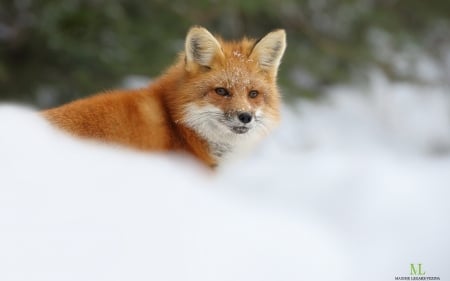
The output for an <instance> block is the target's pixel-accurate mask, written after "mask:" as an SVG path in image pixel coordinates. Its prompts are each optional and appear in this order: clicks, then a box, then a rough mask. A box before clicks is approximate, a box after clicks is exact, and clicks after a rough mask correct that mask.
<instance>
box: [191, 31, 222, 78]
mask: <svg viewBox="0 0 450 281" xmlns="http://www.w3.org/2000/svg"><path fill="white" fill-rule="evenodd" d="M185 49H186V50H185V51H186V67H187V68H188V69H189V68H190V66H191V65H192V64H193V63H196V64H198V65H200V66H206V67H211V64H212V62H213V60H214V57H215V56H216V55H221V54H222V47H221V46H220V43H219V42H218V41H217V39H216V38H214V36H213V35H212V34H211V33H209V31H208V30H207V29H206V28H203V27H198V26H196V27H192V28H191V29H190V30H189V32H188V34H187V36H186V42H185Z"/></svg>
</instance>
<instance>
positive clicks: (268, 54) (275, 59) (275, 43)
mask: <svg viewBox="0 0 450 281" xmlns="http://www.w3.org/2000/svg"><path fill="white" fill-rule="evenodd" d="M285 49H286V32H285V31H284V30H283V29H278V30H275V31H272V32H270V33H268V34H267V35H266V36H264V37H263V38H261V39H260V40H259V41H258V42H257V43H256V44H255V46H254V47H253V50H252V52H251V54H250V58H252V59H254V60H256V61H257V62H258V63H259V66H260V67H261V69H262V70H265V71H267V72H269V73H270V74H272V75H274V76H276V74H277V70H278V66H279V65H280V62H281V58H282V57H283V54H284V50H285Z"/></svg>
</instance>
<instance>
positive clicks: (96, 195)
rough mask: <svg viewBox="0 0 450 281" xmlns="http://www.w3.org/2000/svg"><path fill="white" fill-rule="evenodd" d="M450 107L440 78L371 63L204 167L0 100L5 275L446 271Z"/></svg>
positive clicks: (305, 275) (338, 275) (372, 276)
mask: <svg viewBox="0 0 450 281" xmlns="http://www.w3.org/2000/svg"><path fill="white" fill-rule="evenodd" d="M449 116H450V99H449V93H448V92H446V89H445V88H440V87H431V86H428V87H425V86H424V87H418V86H411V85H406V84H404V85H402V84H392V83H389V82H388V81H386V80H385V79H384V78H383V76H381V75H374V76H373V78H372V83H371V84H370V85H368V86H367V87H366V88H365V89H362V88H357V87H341V88H334V89H331V90H330V91H329V93H328V96H327V97H326V98H325V99H323V100H322V101H321V102H318V103H312V102H307V101H299V103H298V104H297V105H295V106H293V107H290V108H286V109H285V110H284V114H283V117H284V120H283V123H282V126H281V127H280V128H279V129H278V130H277V131H276V132H275V133H274V134H273V135H272V136H271V137H270V138H269V139H268V140H267V141H266V142H264V143H263V144H262V145H261V146H260V147H258V148H257V149H256V150H255V152H254V153H253V154H252V155H251V156H250V157H249V158H247V159H243V160H242V161H240V162H236V163H232V164H230V165H228V166H226V167H223V168H221V169H219V171H218V172H217V173H216V174H211V173H210V172H208V171H206V170H205V169H204V168H203V167H201V166H199V165H197V164H196V163H195V162H193V161H192V160H191V159H189V158H187V157H185V156H180V155H155V154H142V153H137V152H134V151H129V150H125V149H123V148H119V147H111V146H105V145H100V144H96V143H93V142H85V141H80V140H76V139H72V138H70V137H68V136H66V135H64V134H63V133H60V132H58V131H56V130H55V129H53V128H51V127H50V126H49V125H48V124H47V123H46V122H45V121H43V120H42V119H40V118H39V117H37V115H36V112H34V111H33V110H29V109H25V108H21V107H18V106H12V105H2V106H0V280H4V281H10V280H11V281H12V280H27V281H32V280H58V281H61V280H77V281H79V280H83V281H86V280H108V281H110V280H196V281H200V280H393V279H394V277H395V276H409V273H410V272H409V269H410V264H411V263H414V264H418V263H421V264H422V267H423V268H424V270H425V272H426V276H440V278H441V280H444V279H445V277H448V276H449V274H450V270H449V268H448V261H449V260H450V240H449V238H448V237H450V206H449V203H448V202H449V195H450V191H449V187H450V154H449V152H450V121H449V120H450V119H449Z"/></svg>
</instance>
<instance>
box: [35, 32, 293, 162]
mask: <svg viewBox="0 0 450 281" xmlns="http://www.w3.org/2000/svg"><path fill="white" fill-rule="evenodd" d="M275 33H276V32H275ZM270 34H271V33H269V35H270ZM269 35H268V36H266V37H268V38H269V39H271V37H270V36H269ZM276 35H277V36H278V37H280V36H281V37H280V38H281V39H279V40H278V37H276V38H275V39H277V40H278V41H280V42H281V41H282V39H283V40H284V37H283V36H284V31H283V32H282V33H281V31H278V33H277V34H276ZM271 36H272V37H275V36H274V35H271ZM266 37H265V38H266ZM263 40H264V38H263ZM263 40H262V41H263ZM266 41H267V40H266ZM278 41H277V42H278ZM260 42H261V41H260ZM277 42H275V43H277ZM270 43H272V42H268V43H263V45H262V46H258V45H259V43H258V42H256V41H255V40H251V39H246V38H244V39H243V40H241V41H239V42H226V41H223V40H222V39H220V38H216V37H212V35H210V33H209V32H208V31H207V30H206V29H203V28H200V27H194V28H192V29H191V30H190V32H189V33H188V37H187V38H186V50H185V52H183V53H182V54H180V57H179V59H178V61H177V62H176V63H175V64H174V65H173V66H172V67H170V68H169V69H168V71H167V72H166V73H165V74H163V75H162V76H161V77H160V78H159V79H157V80H156V81H155V82H153V83H152V84H151V85H150V86H149V87H147V88H143V89H135V90H115V91H110V92H105V93H101V94H98V95H95V96H92V97H89V98H85V99H81V100H78V101H74V102H72V103H69V104H66V105H63V106H61V107H57V108H54V109H49V110H46V111H44V112H42V114H43V116H44V117H45V118H47V119H48V120H49V121H50V122H51V123H53V124H55V125H56V126H58V127H60V128H62V129H64V130H66V131H68V132H69V133H71V134H73V135H77V136H81V137H86V138H94V139H98V140H101V141H105V142H111V143H118V144H123V145H126V146H129V147H133V148H137V149H141V150H146V151H185V152H188V153H191V154H192V155H194V156H196V157H197V158H198V159H200V160H201V161H202V162H204V163H205V164H207V165H209V166H215V165H217V164H218V162H219V161H220V157H218V156H217V155H218V154H215V153H213V152H214V151H213V149H212V146H213V145H217V144H216V143H215V142H216V141H211V139H210V138H209V137H208V134H212V135H214V134H216V132H214V131H211V130H214V128H215V127H214V126H213V125H211V128H212V129H211V128H210V127H208V128H207V129H203V128H202V126H201V125H202V124H201V123H200V124H199V125H192V124H193V123H192V122H194V123H195V122H196V120H195V118H196V115H195V114H196V111H195V110H193V111H189V112H190V113H188V111H187V108H188V106H191V107H192V108H200V109H201V110H203V109H204V108H207V106H213V108H214V109H215V110H216V109H217V110H220V111H222V112H223V114H224V117H223V118H225V119H226V118H228V119H229V120H228V119H227V120H228V121H227V122H228V123H233V122H234V123H236V122H237V121H236V120H235V119H233V118H234V117H233V116H234V115H235V114H237V112H241V111H247V112H249V113H251V114H255V112H256V111H257V110H259V111H260V112H262V113H263V115H264V118H266V119H267V120H269V121H270V122H269V123H270V126H269V125H267V127H268V128H269V127H270V128H271V127H272V126H273V125H275V124H276V123H277V122H278V119H279V94H278V90H277V86H276V71H277V68H278V64H279V59H281V56H282V54H283V52H284V47H285V43H284V41H283V42H281V43H283V44H284V45H280V44H281V43H279V42H278V43H277V44H278V45H276V44H275V43H273V44H272V45H273V48H270V46H271V45H270ZM266 45H267V46H269V51H267V50H265V49H264V48H266V47H267V46H266ZM263 47H264V48H263ZM278 47H279V48H278ZM277 48H278V49H280V50H278V49H277ZM271 51H272V52H277V51H278V53H274V54H275V55H273V58H274V59H276V60H274V61H273V63H274V66H273V68H270V63H271V62H272V61H271V58H272V57H271V54H270V52H271ZM261 52H262V53H261ZM264 55H267V57H264ZM275 56H277V57H275ZM263 59H265V60H266V61H268V62H269V63H268V64H269V67H265V66H264V65H263V64H264V63H265V62H264V61H263ZM218 87H223V88H226V89H227V90H228V91H229V92H230V96H227V97H224V96H220V95H218V94H217V93H216V92H215V89H216V88H218ZM251 90H257V91H258V92H259V95H258V96H257V97H256V98H249V96H248V92H249V91H251ZM201 113H202V114H207V113H204V112H203V111H201ZM199 114H200V111H199ZM219 115H220V114H219ZM199 116H200V115H199ZM205 116H206V115H205ZM205 116H202V118H206V119H204V120H206V123H208V122H209V121H208V120H210V119H209V116H206V117H205ZM216 116H217V114H216ZM211 118H216V117H214V116H213V115H211ZM255 118H256V117H255ZM219 119H220V118H219ZM266 119H264V120H266ZM192 120H193V121H192ZM202 120H203V119H202ZM214 122H215V121H214ZM255 122H256V120H255ZM267 122H268V121H267ZM228 123H227V124H228ZM234 123H233V124H234ZM195 124H196V123H195ZM244 125H245V124H244ZM263 125H265V124H263ZM270 128H269V129H270ZM217 130H225V131H227V132H217V134H219V133H224V134H225V135H226V136H228V134H230V141H229V142H230V143H232V147H234V146H235V142H239V137H240V136H236V137H234V135H233V133H232V132H231V131H228V129H224V128H222V127H221V128H218V129H217ZM231 139H232V141H231ZM235 139H236V140H235ZM224 142H225V143H224V145H225V147H227V145H228V144H227V143H226V141H225V140H224ZM219 143H220V141H219ZM220 145H222V144H221V143H220ZM230 145H231V144H230Z"/></svg>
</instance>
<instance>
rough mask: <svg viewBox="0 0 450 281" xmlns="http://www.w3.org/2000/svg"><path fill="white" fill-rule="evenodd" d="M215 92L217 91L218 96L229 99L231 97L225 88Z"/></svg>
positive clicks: (217, 89)
mask: <svg viewBox="0 0 450 281" xmlns="http://www.w3.org/2000/svg"><path fill="white" fill-rule="evenodd" d="M215 91H216V94H218V95H219V96H224V97H228V96H229V95H230V93H229V92H228V90H227V89H225V88H216V89H215Z"/></svg>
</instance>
